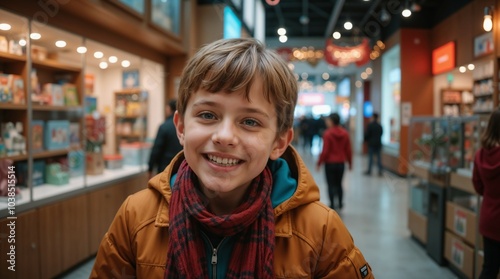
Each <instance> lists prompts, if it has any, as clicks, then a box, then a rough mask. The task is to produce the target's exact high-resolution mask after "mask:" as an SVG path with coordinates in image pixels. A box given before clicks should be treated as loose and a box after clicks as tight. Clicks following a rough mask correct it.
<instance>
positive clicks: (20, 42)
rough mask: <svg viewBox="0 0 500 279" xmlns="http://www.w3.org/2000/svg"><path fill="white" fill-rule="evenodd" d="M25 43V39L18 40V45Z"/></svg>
mask: <svg viewBox="0 0 500 279" xmlns="http://www.w3.org/2000/svg"><path fill="white" fill-rule="evenodd" d="M26 44H27V42H26V40H25V39H21V40H19V45H20V46H25V45H26Z"/></svg>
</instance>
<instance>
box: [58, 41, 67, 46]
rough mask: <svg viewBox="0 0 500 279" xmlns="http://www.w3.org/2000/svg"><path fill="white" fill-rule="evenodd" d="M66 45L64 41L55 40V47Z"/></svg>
mask: <svg viewBox="0 0 500 279" xmlns="http://www.w3.org/2000/svg"><path fill="white" fill-rule="evenodd" d="M65 46H66V42H65V41H57V42H56V47H65Z"/></svg>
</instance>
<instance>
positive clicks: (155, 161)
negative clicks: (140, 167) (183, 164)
mask: <svg viewBox="0 0 500 279" xmlns="http://www.w3.org/2000/svg"><path fill="white" fill-rule="evenodd" d="M176 106H177V100H174V99H172V100H170V101H169V102H168V105H167V107H166V108H165V115H166V117H167V119H165V122H163V124H161V125H160V128H158V133H157V134H156V139H155V143H154V145H153V149H152V150H151V155H150V157H149V164H148V165H149V166H148V174H149V178H151V177H153V174H154V173H153V171H156V172H157V173H160V172H162V171H163V170H164V169H165V167H166V166H167V165H168V164H169V163H170V161H172V159H173V158H174V157H175V155H177V153H179V151H181V150H182V145H181V144H180V143H179V139H178V138H177V133H176V131H175V125H174V120H173V119H174V112H175V109H176ZM155 167H156V170H155Z"/></svg>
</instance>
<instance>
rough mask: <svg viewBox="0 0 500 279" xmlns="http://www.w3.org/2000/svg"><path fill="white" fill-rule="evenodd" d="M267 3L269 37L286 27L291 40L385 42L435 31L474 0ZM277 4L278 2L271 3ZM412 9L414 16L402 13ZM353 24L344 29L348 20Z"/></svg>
mask: <svg viewBox="0 0 500 279" xmlns="http://www.w3.org/2000/svg"><path fill="white" fill-rule="evenodd" d="M260 1H263V3H264V6H265V10H266V37H268V38H269V37H278V34H277V29H278V28H280V27H285V28H286V30H287V34H286V35H287V36H288V37H289V38H307V37H323V38H327V37H330V36H331V35H332V33H333V32H334V31H339V32H340V33H341V34H342V37H343V38H353V37H359V36H365V37H370V38H372V39H378V38H381V39H384V37H386V36H388V35H390V34H391V33H392V32H394V31H395V30H397V29H398V28H399V27H412V28H431V27H433V26H434V25H435V24H437V23H438V22H439V21H440V20H442V19H444V18H446V17H447V16H448V15H450V14H451V13H453V12H454V11H456V10H457V9H459V8H461V7H463V6H464V5H465V4H467V3H468V2H471V0H401V1H398V0H369V1H364V0H281V1H279V3H278V4H277V5H275V6H271V5H269V4H267V3H266V1H265V0H260ZM270 2H275V1H270ZM406 5H408V7H410V8H411V9H412V10H413V13H412V16H411V17H409V18H404V17H402V16H401V11H402V10H403V8H404V7H405V6H406ZM348 19H349V20H350V21H351V22H352V23H353V26H354V28H353V29H352V30H350V31H347V30H346V29H344V27H343V24H344V22H345V21H346V20H348Z"/></svg>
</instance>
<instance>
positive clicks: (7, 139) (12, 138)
mask: <svg viewBox="0 0 500 279" xmlns="http://www.w3.org/2000/svg"><path fill="white" fill-rule="evenodd" d="M0 131H1V132H2V139H3V145H4V149H5V155H7V156H16V155H22V154H26V138H25V137H24V136H23V123H22V122H16V123H15V124H14V122H7V123H2V124H1V125H0Z"/></svg>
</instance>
